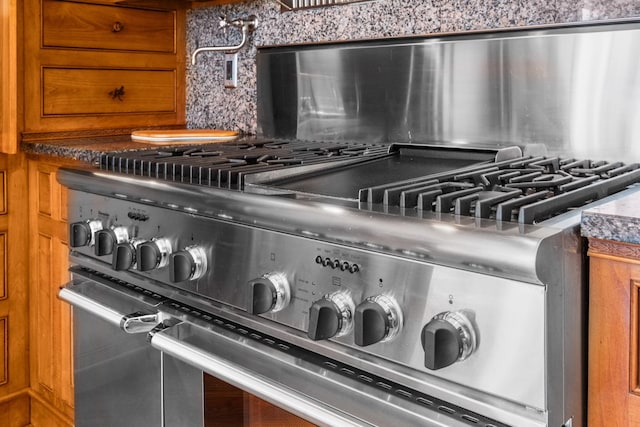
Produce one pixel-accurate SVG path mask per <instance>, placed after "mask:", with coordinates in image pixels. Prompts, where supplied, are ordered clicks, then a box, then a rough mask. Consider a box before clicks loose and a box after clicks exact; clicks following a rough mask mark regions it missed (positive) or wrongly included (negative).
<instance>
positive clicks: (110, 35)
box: [23, 0, 186, 141]
mask: <svg viewBox="0 0 640 427" xmlns="http://www.w3.org/2000/svg"><path fill="white" fill-rule="evenodd" d="M24 16H25V17H24V23H25V27H29V28H33V29H34V31H33V34H29V36H25V50H26V51H27V52H32V53H33V55H31V57H30V58H31V60H29V61H25V96H26V98H27V99H30V100H32V102H29V103H25V126H24V127H25V132H24V134H23V135H24V139H25V140H26V141H29V140H31V139H38V138H40V137H41V136H39V134H42V133H49V132H73V133H77V132H82V131H84V132H85V133H87V134H92V133H94V134H95V133H98V134H100V133H108V132H109V130H112V129H128V128H136V127H151V126H168V125H184V121H185V85H184V81H185V49H186V42H185V31H186V30H185V10H184V9H179V8H173V9H159V8H154V7H152V6H148V5H147V6H145V7H134V6H123V5H119V4H118V5H115V4H105V3H104V2H100V1H97V2H95V4H92V3H90V2H81V3H78V2H71V1H62V0H26V1H25V14H24Z"/></svg>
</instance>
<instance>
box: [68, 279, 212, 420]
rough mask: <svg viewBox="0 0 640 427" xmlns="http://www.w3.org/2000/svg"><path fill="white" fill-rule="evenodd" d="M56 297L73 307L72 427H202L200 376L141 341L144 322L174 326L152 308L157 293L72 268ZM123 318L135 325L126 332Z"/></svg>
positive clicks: (155, 306)
mask: <svg viewBox="0 0 640 427" xmlns="http://www.w3.org/2000/svg"><path fill="white" fill-rule="evenodd" d="M97 280H100V281H97ZM59 295H60V297H61V298H62V299H64V300H65V301H67V302H69V303H70V304H71V305H72V306H73V307H74V311H73V314H74V385H75V425H76V426H78V427H139V426H149V427H153V426H157V427H165V426H166V427H169V426H178V425H179V426H181V427H201V426H202V425H203V422H204V421H203V405H202V400H203V391H202V371H201V370H198V369H195V368H193V367H191V366H189V365H186V364H184V363H182V362H180V361H178V360H176V359H174V358H172V357H170V356H169V355H163V354H161V353H160V352H158V351H157V350H154V349H153V348H152V347H151V346H150V344H149V342H148V340H149V338H148V336H147V333H146V332H149V331H150V325H153V326H156V325H158V323H159V322H160V321H161V319H165V320H168V322H167V323H168V324H169V325H171V324H175V322H172V321H171V320H170V319H169V317H168V316H165V315H164V313H161V312H159V311H158V309H159V306H160V301H161V298H160V299H158V297H159V296H157V295H156V297H155V298H153V297H149V296H147V295H144V294H141V293H139V292H135V291H132V290H130V289H125V288H123V287H121V286H118V285H116V284H113V283H111V282H110V281H109V280H106V279H104V277H102V278H100V279H97V278H90V277H88V276H85V275H83V274H81V273H78V272H77V271H76V273H74V278H73V281H72V282H70V283H68V284H67V285H66V286H65V287H64V288H63V289H61V290H60V292H59ZM150 311H154V312H157V313H158V314H154V315H148V317H147V316H141V317H140V316H138V317H133V318H132V317H131V316H128V315H123V314H122V313H127V312H131V313H140V312H150ZM104 312H109V313H114V314H117V316H119V318H120V319H121V321H120V322H118V321H115V320H116V319H115V318H116V316H115V315H114V316H111V317H108V318H107V317H105V316H103V313H104ZM131 320H133V321H136V320H138V321H140V320H142V321H143V325H139V327H138V326H136V327H135V328H136V330H131V328H132V327H133V325H130V324H128V321H131ZM125 332H129V333H125ZM143 332H144V333H143Z"/></svg>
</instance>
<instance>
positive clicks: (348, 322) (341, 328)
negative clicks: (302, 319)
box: [307, 292, 355, 341]
mask: <svg viewBox="0 0 640 427" xmlns="http://www.w3.org/2000/svg"><path fill="white" fill-rule="evenodd" d="M354 306H355V305H354V303H353V300H352V299H351V297H349V295H347V294H346V293H345V292H334V293H332V294H328V295H325V296H324V297H322V299H319V300H318V301H315V302H314V303H313V304H312V305H311V308H310V309H309V330H308V331H307V336H308V337H309V338H311V339H312V340H314V341H318V340H325V339H329V338H332V337H334V336H335V337H339V336H342V335H345V334H346V333H348V332H349V331H350V330H351V329H352V327H353V322H352V318H353V311H354Z"/></svg>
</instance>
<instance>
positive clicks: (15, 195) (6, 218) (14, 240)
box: [0, 155, 29, 427]
mask: <svg viewBox="0 0 640 427" xmlns="http://www.w3.org/2000/svg"><path fill="white" fill-rule="evenodd" d="M25 169H26V165H25V160H24V156H23V155H11V156H8V155H0V426H7V427H18V426H24V425H27V424H28V422H29V396H28V394H27V393H26V392H25V391H24V390H25V389H26V387H28V385H29V365H28V362H29V360H28V356H27V355H28V339H27V338H28V318H29V317H28V308H27V284H28V280H27V274H28V268H27V263H28V253H27V247H28V241H27V239H26V234H27V225H28V224H27V222H26V221H25V219H26V213H27V212H26V206H27V203H26V202H27V198H26V194H25V193H26V171H25Z"/></svg>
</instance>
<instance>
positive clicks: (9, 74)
mask: <svg viewBox="0 0 640 427" xmlns="http://www.w3.org/2000/svg"><path fill="white" fill-rule="evenodd" d="M21 14H22V2H21V1H12V0H0V152H2V153H16V152H17V151H18V133H19V132H20V129H19V120H20V107H21V104H20V97H19V96H18V94H20V87H21V86H20V84H21V83H22V79H21V76H20V72H21V66H20V63H19V54H20V43H21V40H22V39H21V36H20V31H21V25H20V16H21Z"/></svg>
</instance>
